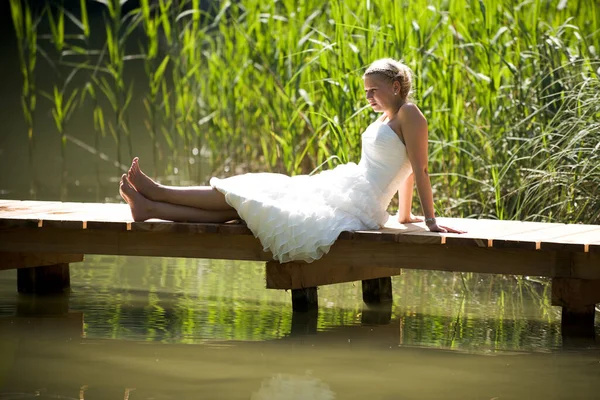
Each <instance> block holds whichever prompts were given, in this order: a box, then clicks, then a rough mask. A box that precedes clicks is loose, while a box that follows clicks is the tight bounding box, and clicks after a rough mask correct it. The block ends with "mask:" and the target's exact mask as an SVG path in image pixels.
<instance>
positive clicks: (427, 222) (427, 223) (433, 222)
mask: <svg viewBox="0 0 600 400" xmlns="http://www.w3.org/2000/svg"><path fill="white" fill-rule="evenodd" d="M435 223H436V220H435V217H431V218H425V225H427V226H429V225H432V224H435Z"/></svg>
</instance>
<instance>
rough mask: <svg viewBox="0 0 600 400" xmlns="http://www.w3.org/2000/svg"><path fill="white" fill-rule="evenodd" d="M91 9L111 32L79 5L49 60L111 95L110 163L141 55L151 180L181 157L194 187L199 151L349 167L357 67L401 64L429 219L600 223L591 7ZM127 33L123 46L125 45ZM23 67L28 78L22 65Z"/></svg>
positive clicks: (171, 4)
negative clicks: (423, 149)
mask: <svg viewBox="0 0 600 400" xmlns="http://www.w3.org/2000/svg"><path fill="white" fill-rule="evenodd" d="M99 2H100V3H102V4H104V5H105V9H106V15H107V17H106V22H105V29H104V32H93V31H92V30H91V29H90V26H89V22H88V16H87V11H86V7H85V6H84V7H83V8H82V12H81V16H80V17H79V18H75V17H74V16H71V17H70V19H71V20H72V21H73V22H74V23H75V25H76V26H77V27H79V30H80V32H81V35H79V36H77V35H75V37H67V35H62V36H61V35H58V36H57V39H55V40H54V41H55V44H56V45H60V46H62V47H61V48H62V49H63V50H62V53H63V54H62V56H61V57H60V59H59V60H58V61H57V62H60V63H61V64H62V65H67V64H68V65H72V66H73V68H86V69H88V70H90V71H91V76H92V78H91V79H90V82H91V83H90V85H91V86H93V87H95V88H96V90H95V93H97V94H100V92H101V93H103V94H104V95H105V97H106V98H107V99H109V104H110V111H111V112H112V113H113V115H114V116H115V119H114V122H111V123H109V125H108V126H109V130H110V131H111V132H112V133H113V137H114V139H115V141H116V142H117V148H118V152H119V153H118V155H117V159H118V163H119V164H120V160H121V157H120V149H121V140H122V139H121V138H122V136H123V135H124V136H125V137H126V138H129V137H130V136H129V124H128V116H127V110H128V106H129V104H130V103H131V101H135V100H134V98H133V97H134V96H133V94H132V81H131V79H130V78H128V76H127V73H126V65H127V64H128V63H129V62H130V61H133V60H139V59H143V63H144V70H145V72H146V82H147V90H146V91H145V93H143V94H142V95H140V96H138V97H140V98H143V102H144V105H145V107H146V110H147V117H146V127H147V130H148V133H149V138H150V140H151V141H152V143H153V149H154V150H153V151H154V152H153V154H154V164H155V168H158V165H159V164H160V163H161V162H162V163H163V166H161V167H160V169H159V170H158V173H159V174H161V175H164V174H167V173H170V172H172V171H173V170H174V169H175V166H174V165H175V164H174V163H175V162H181V160H185V161H186V164H187V166H188V168H187V171H185V174H186V175H187V177H188V179H189V180H193V181H196V182H204V181H205V180H206V178H207V176H204V175H200V173H199V171H200V169H199V167H198V165H197V164H193V162H195V160H196V159H197V156H198V155H202V156H207V157H210V162H211V165H212V166H213V172H216V173H218V174H225V173H227V174H231V173H233V172H235V173H238V172H244V171H248V170H270V171H277V172H285V173H291V174H296V173H309V172H311V171H313V170H314V169H315V168H317V167H318V166H319V165H320V164H321V163H323V162H324V161H328V160H329V161H328V163H329V166H330V167H331V166H332V162H331V161H330V160H331V159H330V158H329V157H330V156H332V155H336V156H337V157H339V159H340V160H341V161H343V162H346V161H357V159H358V157H359V152H360V133H361V132H362V131H363V130H364V128H365V127H366V126H367V125H368V124H369V123H370V122H371V121H372V120H373V118H374V115H373V114H372V113H371V112H370V111H369V110H368V109H367V107H365V106H366V102H365V101H364V99H363V95H362V91H363V89H362V80H361V73H362V71H363V70H364V68H365V67H366V66H367V65H368V64H369V63H370V62H371V61H373V60H375V59H377V58H380V57H394V58H397V59H402V60H404V62H406V63H407V64H408V65H409V66H410V67H411V68H412V69H413V71H414V72H415V75H416V83H415V87H414V98H415V101H416V102H417V104H418V105H419V106H420V108H421V109H422V110H423V111H424V113H425V115H426V117H427V118H428V121H429V128H430V137H429V139H430V159H431V166H430V171H431V172H432V173H431V176H432V181H433V187H434V197H435V199H436V207H437V209H438V213H439V214H441V215H452V216H471V217H472V216H480V217H491V218H500V219H511V218H518V219H522V220H533V219H535V220H553V221H562V222H587V223H599V222H600V211H599V210H600V207H599V206H600V204H599V203H600V199H599V196H598V194H597V187H599V186H600V171H599V169H598V165H599V164H598V145H597V143H598V141H599V138H600V130H599V129H600V128H599V123H598V121H599V120H600V109H599V104H600V102H599V100H600V99H599V97H600V95H599V93H600V92H599V90H598V87H599V76H600V60H599V59H598V55H597V51H598V49H600V7H598V6H597V2H596V1H595V0H580V1H577V2H568V1H561V2H559V3H558V4H557V3H556V2H554V1H550V0H531V1H525V2H521V1H516V0H501V1H498V2H484V1H483V0H461V1H452V2H446V1H441V0H415V1H410V2H408V1H405V0H393V1H390V0H385V1H384V0H373V1H371V0H366V1H341V0H333V1H331V2H322V1H315V0H306V1H302V2H299V1H297V0H278V1H267V2H265V1H258V0H240V1H236V2H233V1H222V2H220V3H215V4H216V5H215V6H214V9H209V10H203V9H201V8H200V2H199V1H198V0H189V1H184V0H182V1H174V0H158V1H157V2H149V1H147V0H144V1H141V2H140V7H139V8H132V9H130V10H129V11H128V12H127V13H123V12H122V10H123V7H125V5H126V4H127V1H119V0H103V1H99ZM13 3H14V4H15V5H16V4H20V2H19V1H18V0H11V5H13ZM85 3H86V2H85V1H84V0H81V4H82V5H84V4H85ZM92 3H93V2H92ZM13 9H14V10H16V11H13V20H14V21H15V28H16V29H17V30H18V31H19V32H27V33H23V34H22V35H21V36H19V40H20V41H23V40H24V39H23V38H25V37H28V38H29V39H28V40H29V42H31V41H32V40H33V41H34V42H35V32H34V27H33V26H34V24H31V23H30V24H29V25H27V26H29V28H26V29H24V28H23V27H22V26H23V24H22V21H23V17H22V13H21V14H19V12H21V11H19V10H20V9H18V7H17V6H15V7H14V8H13ZM25 15H27V13H26V12H25ZM47 15H48V17H49V18H50V17H51V15H52V14H47ZM27 18H29V19H31V16H30V17H27ZM27 18H26V19H25V20H27ZM57 18H58V17H57ZM20 21H21V22H20ZM53 21H54V22H53V23H52V24H51V27H52V31H53V33H54V32H60V30H59V29H58V27H59V24H60V21H61V20H60V19H56V21H58V22H56V21H55V20H54V19H53ZM90 32H91V33H90ZM142 32H143V33H142ZM138 33H140V35H141V39H140V40H138V43H137V44H138V49H140V51H139V53H136V54H133V53H131V52H129V48H130V47H131V46H129V47H127V44H131V43H132V42H134V41H135V38H136V37H138V38H139V36H140V35H137V34H138ZM90 34H92V35H101V34H103V35H105V40H104V46H103V48H101V49H92V48H89V47H88V48H84V47H82V46H85V44H86V43H87V45H89V43H88V42H86V41H85V38H86V37H89V35H90ZM27 35H29V36H27ZM82 43H84V45H82ZM30 48H31V46H30ZM21 52H22V53H23V52H24V50H21ZM28 54H30V56H29V57H30V58H31V57H34V56H35V53H33V55H31V53H28ZM22 64H23V65H29V64H28V63H27V62H23V63H22ZM24 71H25V72H24V77H25V79H26V82H27V79H29V76H30V75H31V74H33V69H25V70H24ZM32 90H33V89H32ZM28 93H30V94H29V95H28V96H33V94H31V91H30V92H28ZM89 98H91V97H88V96H85V99H89ZM27 104H29V103H27ZM27 104H25V106H24V111H25V115H26V118H30V116H31V114H32V112H33V109H32V107H30V106H27ZM95 110H96V111H95V114H94V120H95V121H96V120H99V119H100V118H102V119H104V116H105V115H106V114H107V113H106V112H105V111H101V110H100V112H101V113H102V114H101V115H100V117H99V114H98V113H99V111H97V110H98V107H95ZM128 147H129V152H130V153H132V152H133V144H132V143H131V141H130V140H129V142H128ZM130 155H131V154H130ZM188 160H189V162H188Z"/></svg>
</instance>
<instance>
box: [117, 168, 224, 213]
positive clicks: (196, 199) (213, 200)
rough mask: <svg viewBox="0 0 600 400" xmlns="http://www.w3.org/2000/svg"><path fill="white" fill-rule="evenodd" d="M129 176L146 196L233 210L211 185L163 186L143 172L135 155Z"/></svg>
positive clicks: (183, 203) (160, 199)
mask: <svg viewBox="0 0 600 400" xmlns="http://www.w3.org/2000/svg"><path fill="white" fill-rule="evenodd" d="M127 178H128V179H129V182H131V184H132V185H133V187H134V188H135V189H136V190H137V191H138V192H140V193H141V194H142V195H143V196H144V197H146V198H147V199H150V200H154V201H160V202H163V203H171V204H177V205H182V206H188V207H195V208H201V209H203V210H211V211H231V210H233V208H232V207H231V206H230V205H229V204H227V202H226V201H225V196H224V195H223V193H221V192H219V191H218V190H216V189H213V188H212V187H210V186H188V187H177V186H163V185H160V184H158V183H156V182H155V181H153V180H152V179H150V177H148V176H147V175H146V174H144V173H143V172H142V170H141V169H140V166H139V159H138V158H137V157H135V158H134V159H133V162H132V163H131V168H129V172H128V173H127Z"/></svg>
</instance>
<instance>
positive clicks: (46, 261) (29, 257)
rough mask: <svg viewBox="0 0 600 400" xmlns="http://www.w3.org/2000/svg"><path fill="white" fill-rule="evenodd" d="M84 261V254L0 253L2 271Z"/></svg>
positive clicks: (0, 268)
mask: <svg viewBox="0 0 600 400" xmlns="http://www.w3.org/2000/svg"><path fill="white" fill-rule="evenodd" d="M81 261H83V254H54V253H17V252H4V251H3V252H0V270H3V269H15V268H32V267H41V266H46V265H55V264H69V263H74V262H81Z"/></svg>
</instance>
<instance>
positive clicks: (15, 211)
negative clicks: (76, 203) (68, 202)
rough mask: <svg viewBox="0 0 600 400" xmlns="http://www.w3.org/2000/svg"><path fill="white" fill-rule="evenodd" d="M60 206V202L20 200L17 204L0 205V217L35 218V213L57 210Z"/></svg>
mask: <svg viewBox="0 0 600 400" xmlns="http://www.w3.org/2000/svg"><path fill="white" fill-rule="evenodd" d="M60 207H61V203H60V202H50V201H47V202H46V201H22V202H20V203H19V204H18V205H13V204H9V205H6V204H4V205H0V217H2V218H14V217H18V216H22V217H24V218H37V215H38V214H40V213H43V212H46V211H51V210H59V209H60Z"/></svg>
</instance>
